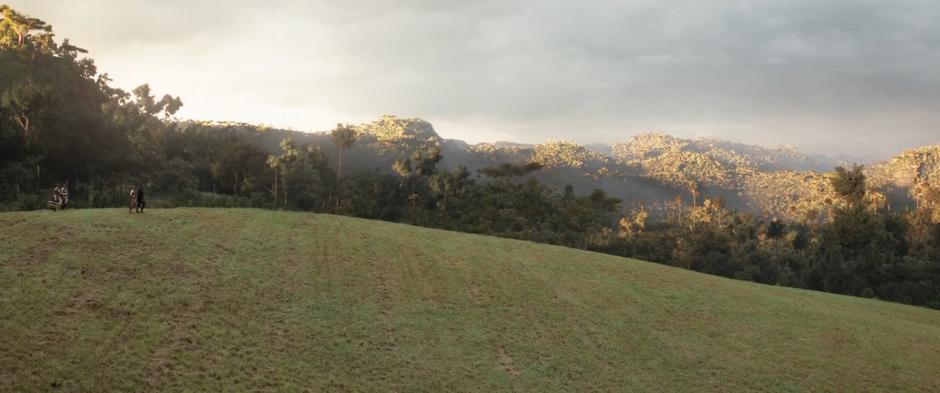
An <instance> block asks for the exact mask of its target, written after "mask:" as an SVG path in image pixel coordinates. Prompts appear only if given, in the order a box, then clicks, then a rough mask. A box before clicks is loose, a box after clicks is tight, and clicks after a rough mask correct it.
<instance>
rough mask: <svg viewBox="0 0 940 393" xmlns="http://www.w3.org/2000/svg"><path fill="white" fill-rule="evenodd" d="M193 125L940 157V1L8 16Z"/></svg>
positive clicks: (119, 2)
mask: <svg viewBox="0 0 940 393" xmlns="http://www.w3.org/2000/svg"><path fill="white" fill-rule="evenodd" d="M7 1H8V2H9V3H10V5H11V6H13V7H14V8H17V9H19V10H21V11H23V12H26V13H28V14H31V15H32V16H35V17H39V18H42V19H44V20H46V21H47V22H49V23H50V24H52V25H53V27H54V28H55V31H56V33H57V36H58V37H59V38H70V39H71V41H72V43H73V44H77V45H78V46H81V47H84V48H86V49H88V50H89V51H90V56H91V57H93V58H94V59H95V61H96V63H97V64H98V66H99V70H100V71H103V72H107V73H109V74H110V75H111V76H112V77H113V78H114V80H115V84H116V85H117V86H119V87H123V88H132V87H134V86H136V85H138V84H141V83H150V84H151V87H153V89H154V90H155V91H156V92H157V93H160V94H163V93H171V94H174V95H179V96H180V97H181V98H182V99H183V102H184V103H185V106H184V107H183V109H182V110H181V112H180V116H181V117H184V118H197V119H209V120H235V121H245V122H251V123H264V124H269V125H273V126H279V127H289V128H293V129H297V130H326V129H329V128H331V127H332V126H333V125H335V123H337V122H353V123H359V122H365V121H369V120H372V119H375V118H377V117H379V116H381V115H382V114H386V113H389V114H398V115H400V116H409V117H411V116H417V117H421V118H424V119H427V120H428V121H430V122H431V123H433V124H434V126H435V128H436V129H437V131H438V132H439V133H440V134H441V135H442V136H444V137H447V138H457V139H464V140H467V141H470V142H483V141H496V140H511V141H518V142H540V141H543V140H545V139H549V138H552V139H568V140H573V141H576V142H580V143H593V142H618V141H624V140H627V139H628V138H629V137H630V136H631V135H634V134H637V133H641V132H649V131H658V132H665V133H670V134H674V135H677V136H684V137H694V136H714V137H720V138H725V139H731V140H735V141H741V142H753V143H761V144H767V145H776V144H785V145H793V146H796V147H798V148H801V149H804V150H806V151H810V152H824V153H840V154H852V155H873V154H874V155H879V156H883V155H887V154H892V153H895V152H897V151H899V150H901V149H904V148H907V147H912V146H917V145H923V144H934V143H940V106H938V104H940V22H937V21H940V3H938V2H937V1H936V0H924V1H884V0H878V1H874V0H871V1H866V0H851V1H823V0H792V1H783V0H780V1H757V0H752V1H705V0H694V1H671V2H666V1H601V0H579V1H553V0H543V1H508V0H492V1H490V0H480V1H471V0H453V1H432V0H415V1H403V0H397V1H387V0H370V1H356V0H346V1H329V2H327V1H309V0H307V1H303V0H297V1H264V2H260V1H244V2H242V1H189V0H160V1H131V0H73V1H65V0H64V1H51V0H12V1H10V0H7Z"/></svg>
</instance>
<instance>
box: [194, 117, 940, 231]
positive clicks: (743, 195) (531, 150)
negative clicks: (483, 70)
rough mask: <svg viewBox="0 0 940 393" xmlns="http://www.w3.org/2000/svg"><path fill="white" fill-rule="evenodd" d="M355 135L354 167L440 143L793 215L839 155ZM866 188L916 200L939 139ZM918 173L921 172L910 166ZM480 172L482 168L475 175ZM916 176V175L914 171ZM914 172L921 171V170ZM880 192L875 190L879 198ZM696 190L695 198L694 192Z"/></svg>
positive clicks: (464, 162) (816, 208) (623, 187)
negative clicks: (915, 193)
mask: <svg viewBox="0 0 940 393" xmlns="http://www.w3.org/2000/svg"><path fill="white" fill-rule="evenodd" d="M182 127H184V128H196V129H201V130H202V131H204V132H215V131H224V132H233V133H235V134H238V135H240V136H242V137H245V138H249V139H252V140H254V141H255V142H256V143H259V144H260V145H261V146H262V147H263V148H264V149H265V150H267V151H268V152H270V153H272V154H273V153H279V152H280V147H279V146H278V143H279V142H280V140H281V139H284V138H287V137H291V138H293V139H294V140H295V141H296V142H298V143H304V144H311V145H314V146H317V147H318V148H319V149H321V151H323V152H324V153H325V154H326V155H327V156H328V157H330V159H331V160H335V159H336V155H337V151H336V148H335V145H334V144H333V140H332V137H331V136H330V134H329V133H328V132H299V131H288V130H279V129H271V128H267V127H258V126H252V125H248V124H243V123H228V122H226V123H218V122H185V123H183V125H182ZM355 128H356V129H357V130H358V131H359V134H360V137H359V140H358V141H357V142H356V143H355V144H354V145H353V146H352V148H350V149H349V150H348V151H347V152H346V165H347V168H350V170H353V171H355V170H378V171H388V172H390V171H392V166H393V165H394V163H395V161H396V160H398V159H400V158H403V157H408V156H409V155H410V154H412V153H413V152H414V151H415V150H417V149H420V148H423V147H427V146H432V147H436V148H440V150H441V153H442V155H443V159H442V161H441V162H440V164H439V166H440V168H441V169H444V170H454V169H457V168H458V167H464V168H467V169H468V170H470V171H471V172H474V173H476V171H478V170H480V169H483V168H486V167H491V166H495V165H499V164H502V163H515V164H523V163H529V162H537V163H539V164H541V165H542V167H543V168H542V169H541V170H539V171H537V172H534V173H531V174H529V175H526V177H528V176H531V177H535V178H537V179H538V180H540V181H541V182H543V183H545V184H547V185H550V186H553V187H556V188H559V189H563V188H564V187H565V186H569V185H570V186H572V187H573V188H574V190H575V191H576V192H578V193H588V192H590V191H591V190H593V189H594V188H600V189H603V190H605V191H607V192H608V193H610V194H611V195H613V196H616V197H618V198H621V199H622V200H623V201H624V206H625V207H627V208H629V207H630V206H633V205H637V204H643V205H644V206H647V208H650V209H652V210H654V211H655V210H656V209H659V208H665V207H666V206H667V205H668V204H669V203H674V201H675V200H676V197H679V198H681V199H682V200H683V201H684V203H692V202H693V201H692V195H691V192H692V190H691V189H692V188H695V189H696V192H697V193H698V195H699V196H700V198H721V199H723V200H724V201H725V204H726V205H727V206H729V207H731V208H736V209H739V210H745V211H750V212H753V213H755V214H760V215H764V216H772V217H780V218H786V219H790V220H814V219H820V218H821V217H822V215H823V214H824V213H825V211H826V210H827V209H828V208H829V207H831V205H832V203H833V200H834V199H835V198H833V197H832V190H831V188H830V186H829V180H828V179H829V173H830V172H831V171H832V169H833V168H834V167H835V166H837V165H845V163H841V162H839V160H838V159H836V158H830V157H824V156H819V155H808V154H805V153H802V152H800V151H798V150H797V149H795V148H792V147H763V146H759V145H751V144H744V143H738V142H731V141H726V140H720V139H714V138H700V139H683V138H678V137H675V136H670V135H665V134H656V133H648V134H641V135H636V136H633V137H631V138H630V139H629V140H627V141H624V142H621V143H616V144H590V145H579V144H576V143H573V142H569V141H553V140H549V141H546V142H543V143H538V144H527V143H515V142H506V141H498V142H493V143H477V144H470V143H467V142H464V141H461V140H457V139H445V138H443V137H441V136H440V135H439V134H438V132H437V131H436V130H435V129H434V127H433V125H431V124H430V123H429V122H427V121H425V120H423V119H420V118H403V117H397V116H390V115H387V116H383V117H382V118H380V119H377V120H375V121H373V122H369V123H364V124H360V125H357V126H355ZM866 173H867V174H868V175H869V177H870V188H871V189H872V192H873V193H875V194H879V195H881V196H884V200H885V201H886V202H885V203H888V204H892V205H893V206H896V207H903V206H908V205H910V204H911V203H912V200H911V198H910V191H911V189H912V187H913V186H914V185H915V183H916V182H917V181H925V182H930V183H931V184H937V183H940V146H927V147H922V148H918V149H912V150H909V151H906V152H904V153H902V154H900V155H898V156H896V157H894V158H893V159H891V160H888V161H885V162H880V163H871V164H870V165H869V166H868V168H867V171H866ZM915 173H920V175H916V174H915ZM477 176H480V175H477ZM918 176H919V177H918ZM917 179H920V180H917ZM876 199H877V198H876ZM700 200H701V199H700Z"/></svg>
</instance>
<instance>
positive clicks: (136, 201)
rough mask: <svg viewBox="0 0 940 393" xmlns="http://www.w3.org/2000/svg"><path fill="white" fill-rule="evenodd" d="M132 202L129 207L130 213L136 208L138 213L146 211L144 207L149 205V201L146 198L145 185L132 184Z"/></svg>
mask: <svg viewBox="0 0 940 393" xmlns="http://www.w3.org/2000/svg"><path fill="white" fill-rule="evenodd" d="M130 197H131V203H130V206H129V207H128V209H127V212H128V213H133V212H134V210H136V211H137V212H138V213H143V212H144V207H146V206H147V201H145V200H144V187H143V186H137V187H134V186H131V193H130Z"/></svg>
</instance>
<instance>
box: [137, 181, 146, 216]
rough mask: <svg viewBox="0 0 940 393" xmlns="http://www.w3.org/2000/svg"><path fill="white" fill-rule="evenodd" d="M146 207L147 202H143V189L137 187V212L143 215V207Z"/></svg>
mask: <svg viewBox="0 0 940 393" xmlns="http://www.w3.org/2000/svg"><path fill="white" fill-rule="evenodd" d="M146 206H147V202H146V201H144V187H143V186H141V187H137V212H138V213H143V212H144V207H146Z"/></svg>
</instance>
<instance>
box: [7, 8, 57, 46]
mask: <svg viewBox="0 0 940 393" xmlns="http://www.w3.org/2000/svg"><path fill="white" fill-rule="evenodd" d="M0 16H3V19H0V45H10V46H16V47H18V48H22V47H24V46H25V45H27V44H28V43H29V41H28V38H29V35H30V32H32V31H42V32H45V34H42V36H43V38H44V39H42V40H41V41H42V42H45V43H47V44H48V43H49V42H50V40H49V39H50V38H51V32H52V26H50V25H49V24H47V23H46V22H43V21H42V20H41V19H37V18H32V17H29V16H26V15H23V14H20V13H19V12H16V10H14V9H12V8H10V7H9V6H8V5H5V4H2V5H0ZM11 38H12V39H11Z"/></svg>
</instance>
